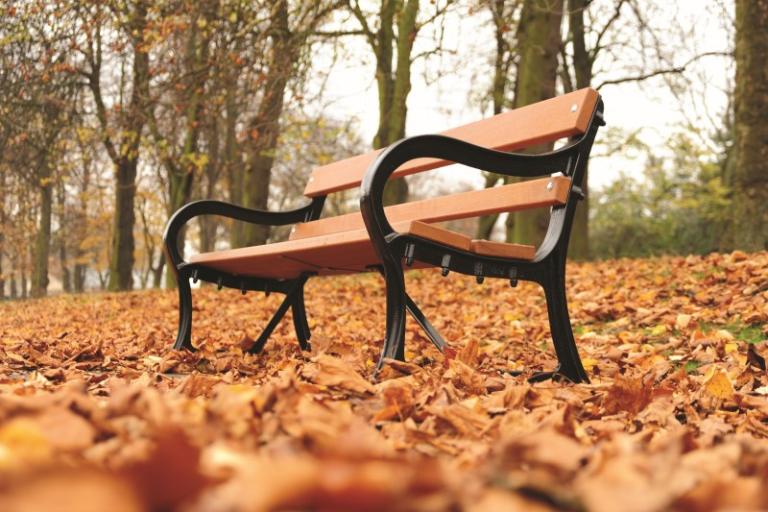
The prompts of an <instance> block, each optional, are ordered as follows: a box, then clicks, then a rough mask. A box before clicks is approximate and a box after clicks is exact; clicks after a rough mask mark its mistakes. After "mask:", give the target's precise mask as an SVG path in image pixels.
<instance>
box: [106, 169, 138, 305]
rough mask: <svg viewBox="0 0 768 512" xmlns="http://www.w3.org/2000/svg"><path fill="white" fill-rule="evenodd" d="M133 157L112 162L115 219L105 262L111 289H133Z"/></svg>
mask: <svg viewBox="0 0 768 512" xmlns="http://www.w3.org/2000/svg"><path fill="white" fill-rule="evenodd" d="M137 164H138V162H137V159H136V158H124V159H121V160H120V161H119V162H118V163H117V164H115V189H116V190H115V218H114V223H113V228H112V254H111V256H110V262H109V284H108V288H109V290H111V291H116V290H131V289H132V288H133V249H134V238H133V227H134V226H135V224H136V214H135V212H134V211H133V206H134V199H135V197H136V167H137Z"/></svg>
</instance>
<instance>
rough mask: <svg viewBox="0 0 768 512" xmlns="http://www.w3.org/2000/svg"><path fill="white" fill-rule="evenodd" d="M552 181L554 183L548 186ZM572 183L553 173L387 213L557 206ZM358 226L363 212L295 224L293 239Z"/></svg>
mask: <svg viewBox="0 0 768 512" xmlns="http://www.w3.org/2000/svg"><path fill="white" fill-rule="evenodd" d="M550 182H551V183H552V187H551V188H548V185H549V183H550ZM570 185H571V180H570V178H567V177H565V176H553V177H551V178H542V179H535V180H529V181H522V182H519V183H511V184H509V185H502V186H498V187H493V188H487V189H483V190H472V191H469V192H461V193H459V194H452V195H448V196H440V197H435V198H432V199H426V200H423V201H414V202H411V203H403V204H398V205H394V206H390V207H387V208H386V213H387V218H388V219H389V221H390V222H391V223H397V222H403V221H406V220H418V221H421V222H427V223H432V222H444V221H448V220H455V219H464V218H468V217H479V216H481V215H489V214H492V213H502V212H511V211H517V210H525V209H529V208H539V207H545V206H555V205H561V204H565V201H566V199H567V198H568V191H569V190H570ZM357 229H365V223H364V222H363V217H362V215H361V214H360V212H355V213H348V214H345V215H339V216H336V217H328V218H325V219H320V220H315V221H312V222H305V223H302V224H297V225H296V226H294V228H293V231H292V232H291V237H290V238H291V240H300V239H302V238H310V237H314V236H320V235H326V234H330V233H337V232H339V231H352V230H357Z"/></svg>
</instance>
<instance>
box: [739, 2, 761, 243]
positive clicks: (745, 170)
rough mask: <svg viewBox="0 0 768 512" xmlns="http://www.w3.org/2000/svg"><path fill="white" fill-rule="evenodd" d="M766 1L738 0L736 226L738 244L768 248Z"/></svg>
mask: <svg viewBox="0 0 768 512" xmlns="http://www.w3.org/2000/svg"><path fill="white" fill-rule="evenodd" d="M766 55H768V3H766V2H765V1H759V2H757V1H754V0H736V89H735V91H734V106H735V111H734V151H735V154H734V158H735V161H734V165H733V176H732V179H733V196H734V201H733V230H734V244H735V246H736V248H738V249H743V250H746V251H764V250H766V249H768V123H766V119H768V66H766V61H765V56H766Z"/></svg>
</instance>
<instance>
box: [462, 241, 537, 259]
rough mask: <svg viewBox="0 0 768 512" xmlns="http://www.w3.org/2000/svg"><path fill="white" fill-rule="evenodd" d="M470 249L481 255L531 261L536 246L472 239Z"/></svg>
mask: <svg viewBox="0 0 768 512" xmlns="http://www.w3.org/2000/svg"><path fill="white" fill-rule="evenodd" d="M470 250H471V251H472V252H474V253H475V254H481V255H483V256H495V257H498V258H512V259H516V260H526V261H531V260H532V259H533V257H534V255H535V254H536V248H535V247H534V246H532V245H522V244H510V243H505V242H493V241H491V240H472V245H471V247H470Z"/></svg>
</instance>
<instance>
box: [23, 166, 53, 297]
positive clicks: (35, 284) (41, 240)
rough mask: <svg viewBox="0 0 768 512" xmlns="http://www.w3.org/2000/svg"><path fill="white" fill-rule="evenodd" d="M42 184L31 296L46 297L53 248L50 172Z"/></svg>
mask: <svg viewBox="0 0 768 512" xmlns="http://www.w3.org/2000/svg"><path fill="white" fill-rule="evenodd" d="M41 175H42V176H43V178H42V179H41V182H40V187H39V192H40V221H39V224H38V227H37V235H36V236H35V250H34V254H33V262H32V283H31V288H30V291H29V292H30V295H31V296H32V297H45V295H46V294H47V293H48V257H49V255H50V248H51V214H52V210H53V191H52V190H51V183H50V172H48V171H44V172H43V173H42V174H41Z"/></svg>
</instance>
